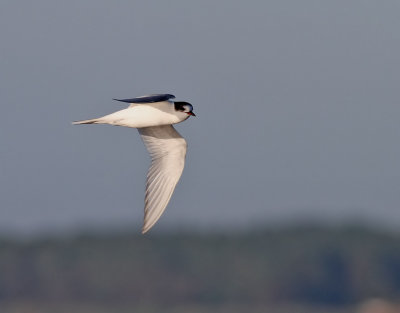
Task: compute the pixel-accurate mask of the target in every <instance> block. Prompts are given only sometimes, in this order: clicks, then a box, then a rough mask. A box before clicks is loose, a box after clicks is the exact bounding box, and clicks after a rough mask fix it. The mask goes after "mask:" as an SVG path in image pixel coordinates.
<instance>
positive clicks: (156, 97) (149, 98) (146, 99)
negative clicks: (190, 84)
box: [113, 93, 175, 104]
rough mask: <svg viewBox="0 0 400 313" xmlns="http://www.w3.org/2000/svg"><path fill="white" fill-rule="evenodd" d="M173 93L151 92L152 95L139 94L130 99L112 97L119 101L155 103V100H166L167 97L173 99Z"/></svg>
mask: <svg viewBox="0 0 400 313" xmlns="http://www.w3.org/2000/svg"><path fill="white" fill-rule="evenodd" d="M174 98H175V96H174V95H170V94H161V93H160V94H153V95H147V96H141V97H137V98H132V99H113V100H116V101H121V102H127V103H139V104H140V103H155V102H161V101H168V100H169V99H174Z"/></svg>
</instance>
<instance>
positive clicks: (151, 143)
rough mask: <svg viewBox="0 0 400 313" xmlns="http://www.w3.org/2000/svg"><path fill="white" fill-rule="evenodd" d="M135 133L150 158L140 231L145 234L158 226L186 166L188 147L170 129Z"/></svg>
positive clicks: (142, 129)
mask: <svg viewBox="0 0 400 313" xmlns="http://www.w3.org/2000/svg"><path fill="white" fill-rule="evenodd" d="M138 130H139V133H140V135H141V137H142V140H143V142H144V144H145V146H146V148H147V150H148V151H149V153H150V157H151V166H150V169H149V171H148V173H147V184H146V197H145V208H144V224H143V229H142V232H143V233H145V232H147V231H148V230H149V229H150V228H151V227H152V226H153V225H154V224H155V223H156V222H157V220H158V219H159V218H160V216H161V214H162V213H163V212H164V210H165V208H166V206H167V204H168V202H169V200H170V199H171V196H172V193H173V192H174V189H175V186H176V184H177V183H178V181H179V178H180V177H181V175H182V172H183V168H184V166H185V156H186V149H187V144H186V140H185V139H184V138H183V137H182V136H181V135H180V134H179V133H178V132H177V131H176V130H175V128H174V127H173V126H172V125H163V126H154V127H145V128H139V129H138Z"/></svg>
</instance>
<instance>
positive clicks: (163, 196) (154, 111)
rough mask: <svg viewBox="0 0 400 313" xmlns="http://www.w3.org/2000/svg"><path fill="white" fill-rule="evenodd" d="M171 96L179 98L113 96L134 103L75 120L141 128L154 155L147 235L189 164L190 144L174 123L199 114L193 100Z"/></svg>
mask: <svg viewBox="0 0 400 313" xmlns="http://www.w3.org/2000/svg"><path fill="white" fill-rule="evenodd" d="M171 99H175V96H174V95H170V94H152V95H147V96H142V97H138V98H132V99H113V100H116V101H121V102H126V103H129V104H130V105H129V107H127V108H126V109H123V110H120V111H117V112H114V113H111V114H109V115H106V116H103V117H99V118H94V119H90V120H83V121H76V122H73V124H109V125H116V126H125V127H132V128H137V129H138V131H139V134H140V136H141V138H142V140H143V142H144V144H145V146H146V148H147V151H148V152H149V154H150V157H151V165H150V168H149V171H148V173H147V182H146V196H145V207H144V223H143V229H142V233H143V234H144V233H145V232H147V231H148V230H149V229H150V228H151V227H153V225H154V224H155V223H156V222H157V220H158V219H159V218H160V216H161V214H162V213H163V212H164V210H165V208H166V206H167V205H168V202H169V200H170V199H171V196H172V193H173V192H174V189H175V186H176V184H177V183H178V181H179V178H180V177H181V175H182V172H183V168H184V166H185V157H186V150H187V143H186V140H185V139H184V138H183V137H182V136H181V135H180V134H179V133H178V132H177V131H176V130H175V128H174V127H173V126H172V125H173V124H177V123H180V122H183V121H184V120H186V119H188V118H189V117H190V116H196V115H195V114H194V113H193V106H192V105H191V104H190V103H188V102H181V101H172V100H171Z"/></svg>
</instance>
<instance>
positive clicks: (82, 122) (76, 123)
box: [72, 118, 99, 125]
mask: <svg viewBox="0 0 400 313" xmlns="http://www.w3.org/2000/svg"><path fill="white" fill-rule="evenodd" d="M98 122H99V120H98V119H97V118H94V119H91V120H83V121H75V122H72V124H73V125H79V124H96V123H98Z"/></svg>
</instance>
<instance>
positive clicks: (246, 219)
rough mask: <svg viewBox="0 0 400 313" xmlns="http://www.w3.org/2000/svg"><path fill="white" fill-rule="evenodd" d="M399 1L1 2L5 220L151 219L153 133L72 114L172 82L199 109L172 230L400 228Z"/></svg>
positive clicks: (190, 129) (86, 113)
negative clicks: (302, 225) (148, 138)
mask: <svg viewBox="0 0 400 313" xmlns="http://www.w3.org/2000/svg"><path fill="white" fill-rule="evenodd" d="M399 12H400V2H399V1H395V0H393V1H390V0H385V1H369V0H359V1H353V0H352V1H349V0H346V1H340V0H338V1H320V0H318V1H317V0H315V1H311V0H303V1H298V0H284V1H282V0H276V1H252V2H245V1H237V0H234V1H232V0H229V1H211V0H202V1H196V2H195V1H176V0H175V1H118V2H110V1H105V0H96V1H94V0H93V1H81V0H80V1H34V2H32V1H10V0H3V1H1V3H0V39H1V45H0V94H1V106H0V110H1V111H0V112H1V116H2V122H1V123H0V143H1V145H0V156H1V167H0V232H8V231H12V232H17V233H32V232H41V231H47V230H50V231H54V230H66V229H76V228H84V227H103V226H104V227H105V226H107V227H109V226H112V227H118V225H121V227H122V225H124V226H125V227H126V226H130V227H132V229H137V231H138V232H139V231H140V225H141V223H142V216H143V212H142V210H143V193H144V183H145V175H146V172H147V167H148V164H149V159H148V155H147V152H146V151H145V148H144V146H143V144H142V142H141V141H140V138H139V136H138V134H137V132H136V131H135V130H132V129H124V128H118V127H111V126H100V125H89V126H72V125H71V124H70V122H71V121H73V120H78V119H85V118H93V117H98V116H101V115H104V114H106V113H110V112H113V111H116V110H117V109H120V108H122V107H123V105H121V103H117V102H114V101H112V100H111V99H112V98H127V97H135V96H140V95H143V94H148V93H163V92H166V93H172V94H175V95H176V96H177V98H178V99H179V100H185V101H188V102H190V103H192V104H193V106H194V108H195V112H196V114H197V116H198V117H197V118H190V119H189V120H188V121H186V122H184V123H182V124H180V125H178V126H177V129H178V131H180V132H181V133H182V134H183V136H184V137H185V138H186V139H187V141H188V143H189V151H188V156H187V163H186V168H185V171H184V174H183V176H182V179H181V181H180V183H179V185H178V187H177V189H176V191H175V194H174V196H173V198H172V200H171V202H170V204H169V206H168V208H167V210H166V212H165V213H166V214H164V215H163V217H162V218H161V219H160V221H159V222H158V224H156V227H155V228H154V230H155V231H156V230H157V229H158V230H160V229H166V228H168V227H172V226H173V227H175V228H180V229H182V228H187V227H192V226H195V227H206V228H216V227H232V226H234V227H239V226H240V227H242V226H248V225H252V224H255V225H259V224H262V223H277V222H278V221H279V222H282V221H284V222H293V221H297V220H303V221H307V220H315V219H317V220H320V219H321V220H324V221H348V220H356V221H357V220H360V219H361V220H369V221H373V222H379V223H381V222H383V223H385V225H391V226H400V207H399V206H400V167H399V160H400V144H399V135H400V123H399V120H400V100H399V93H400V91H399V90H400V88H399V83H400V32H399V29H400V16H399V14H400V13H399Z"/></svg>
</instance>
